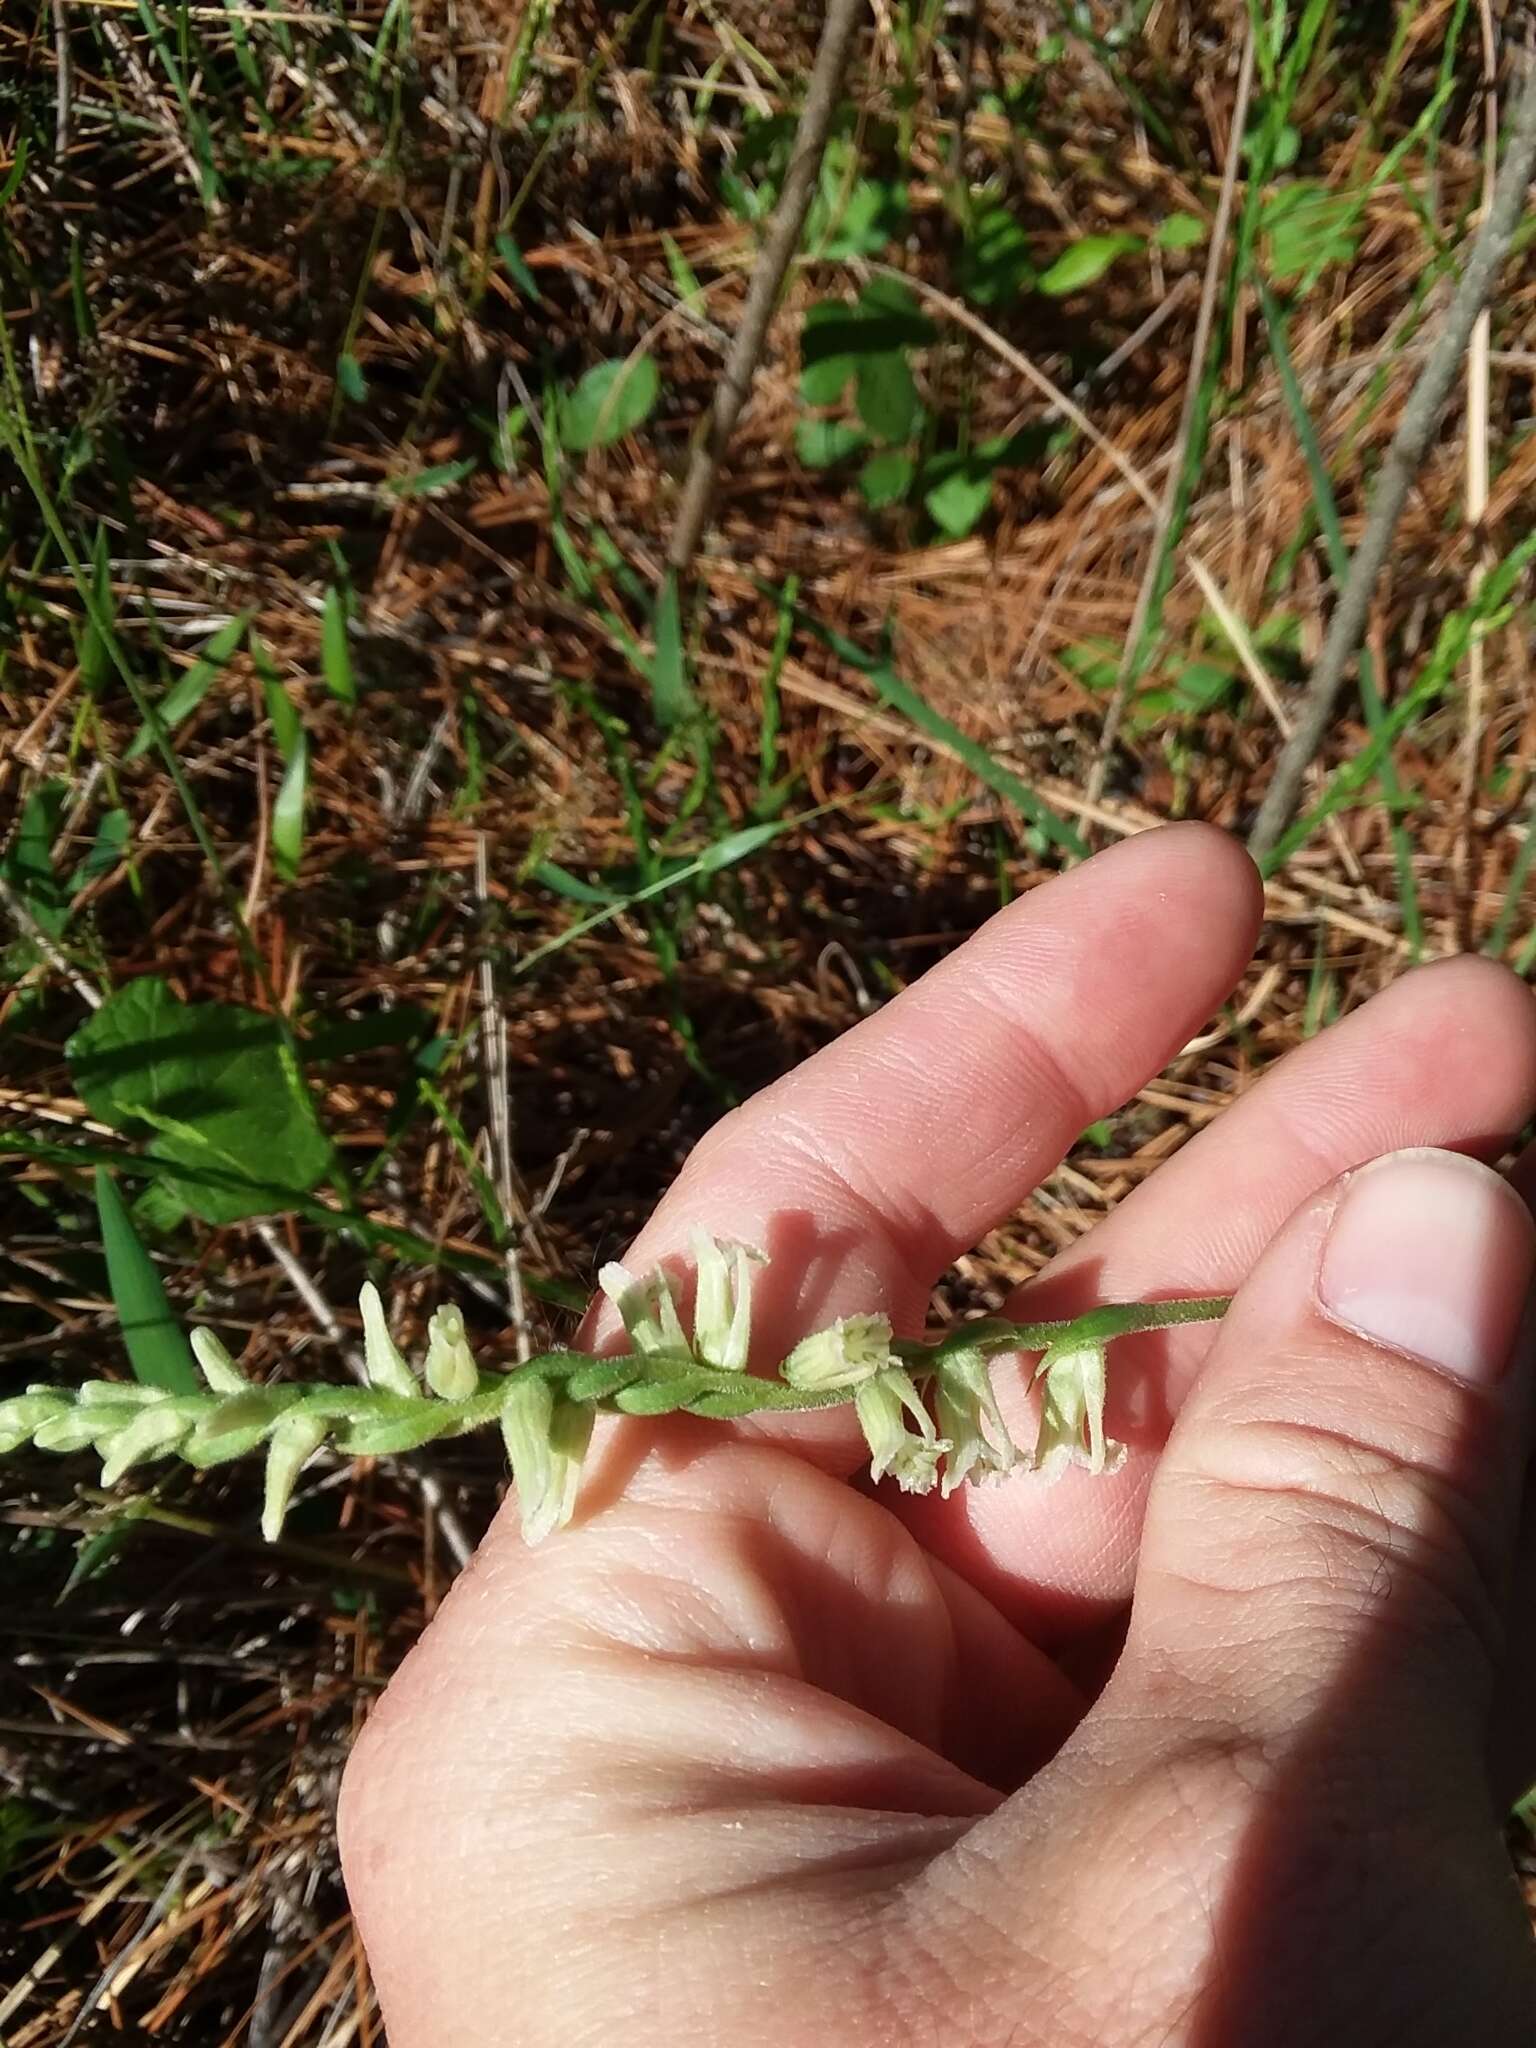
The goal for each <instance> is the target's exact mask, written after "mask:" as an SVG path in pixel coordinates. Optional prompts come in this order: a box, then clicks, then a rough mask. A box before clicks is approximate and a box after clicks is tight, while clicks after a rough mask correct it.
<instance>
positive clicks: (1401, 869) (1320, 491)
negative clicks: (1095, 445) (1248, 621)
mask: <svg viewBox="0 0 1536 2048" xmlns="http://www.w3.org/2000/svg"><path fill="white" fill-rule="evenodd" d="M1258 286H1259V304H1260V306H1261V307H1262V309H1263V314H1264V324H1265V326H1266V327H1267V329H1268V330H1269V344H1270V355H1271V357H1272V359H1273V361H1274V365H1275V374H1276V375H1277V376H1278V378H1279V379H1280V389H1281V391H1282V393H1283V394H1284V397H1285V403H1286V408H1287V410H1288V411H1289V413H1290V415H1291V425H1292V428H1293V429H1294V431H1295V434H1296V439H1297V441H1298V443H1299V444H1300V447H1301V452H1302V455H1303V457H1304V458H1305V460H1306V465H1307V475H1308V477H1309V478H1310V479H1311V483H1312V506H1313V510H1314V511H1315V512H1316V514H1317V524H1318V530H1319V531H1320V532H1321V534H1322V536H1323V546H1324V547H1325V548H1326V549H1327V551H1328V567H1329V569H1330V571H1331V572H1332V575H1333V582H1334V588H1335V589H1336V590H1342V589H1343V588H1344V583H1345V579H1346V578H1347V576H1348V575H1349V549H1348V547H1347V546H1346V545H1345V541H1344V528H1343V526H1342V525H1341V523H1340V520H1339V507H1338V501H1337V500H1336V499H1335V497H1334V495H1333V479H1332V478H1331V477H1330V476H1329V474H1328V464H1327V461H1326V459H1325V458H1324V455H1323V450H1322V444H1321V442H1320V441H1319V440H1318V438H1317V429H1316V428H1315V427H1314V426H1313V424H1312V415H1311V414H1310V413H1309V412H1308V410H1307V401H1306V398H1305V396H1304V394H1303V392H1302V388H1301V380H1300V378H1299V377H1298V376H1297V375H1296V364H1295V361H1294V359H1293V357H1292V355H1291V347H1290V337H1289V335H1288V333H1287V331H1286V321H1285V314H1284V313H1283V312H1282V310H1281V308H1280V305H1279V302H1278V301H1277V300H1276V298H1275V295H1274V293H1273V292H1272V291H1271V290H1270V288H1269V286H1268V285H1267V284H1266V283H1265V282H1264V280H1263V279H1262V278H1260V279H1259V280H1258ZM1359 676H1360V702H1361V704H1362V706H1363V707H1364V710H1365V722H1366V725H1367V727H1368V728H1369V730H1370V732H1371V733H1372V735H1373V736H1374V735H1375V734H1376V733H1379V732H1380V730H1381V727H1382V723H1383V721H1384V719H1385V718H1386V710H1385V707H1384V706H1383V704H1382V698H1381V685H1380V681H1379V679H1378V677H1377V674H1376V662H1375V659H1374V657H1373V656H1372V654H1371V650H1370V649H1369V648H1368V647H1362V648H1361V649H1360V659H1359ZM1380 781H1381V789H1382V794H1383V796H1385V798H1386V800H1387V803H1388V805H1389V806H1392V807H1394V809H1393V814H1392V817H1391V822H1390V826H1389V832H1390V836H1391V842H1392V863H1393V866H1394V868H1395V869H1396V871H1397V898H1398V904H1399V907H1400V908H1401V910H1402V913H1403V934H1404V936H1405V937H1406V939H1407V940H1408V944H1409V946H1410V947H1411V948H1412V951H1413V957H1414V958H1415V959H1417V958H1418V956H1419V955H1420V954H1421V953H1422V952H1423V950H1424V917H1423V913H1422V912H1421V910H1420V908H1419V890H1418V884H1417V883H1416V882H1415V880H1414V878H1413V841H1412V839H1411V838H1410V837H1409V834H1408V829H1407V827H1406V826H1405V825H1404V824H1403V822H1402V820H1401V818H1400V817H1398V816H1397V815H1396V810H1395V806H1397V805H1399V804H1400V803H1401V802H1402V798H1403V786H1402V783H1401V782H1400V781H1399V780H1398V774H1397V765H1396V763H1395V762H1394V761H1393V759H1392V756H1391V754H1390V752H1388V753H1384V754H1383V755H1382V757H1381V772H1380Z"/></svg>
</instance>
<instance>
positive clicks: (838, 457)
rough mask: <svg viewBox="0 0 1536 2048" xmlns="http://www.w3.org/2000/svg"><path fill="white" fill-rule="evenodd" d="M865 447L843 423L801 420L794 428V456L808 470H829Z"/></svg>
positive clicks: (860, 437) (862, 439)
mask: <svg viewBox="0 0 1536 2048" xmlns="http://www.w3.org/2000/svg"><path fill="white" fill-rule="evenodd" d="M868 445H869V444H868V441H867V439H866V437H865V436H864V435H863V434H862V433H861V432H860V431H859V429H858V428H857V427H852V426H850V425H849V424H848V422H847V421H846V420H800V421H799V422H798V423H797V424H796V427H795V453H796V454H797V455H798V456H799V458H800V460H801V461H802V462H803V463H804V464H805V466H806V468H807V469H831V468H832V466H833V464H834V463H838V462H843V461H845V460H846V459H847V457H848V456H850V455H857V454H858V452H859V450H860V449H861V448H865V447H867V446H868Z"/></svg>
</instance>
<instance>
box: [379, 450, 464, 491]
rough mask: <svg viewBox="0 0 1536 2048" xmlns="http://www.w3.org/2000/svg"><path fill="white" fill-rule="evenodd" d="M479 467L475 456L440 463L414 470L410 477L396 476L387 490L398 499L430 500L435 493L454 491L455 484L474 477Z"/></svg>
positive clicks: (386, 487) (389, 483)
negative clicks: (428, 467)
mask: <svg viewBox="0 0 1536 2048" xmlns="http://www.w3.org/2000/svg"><path fill="white" fill-rule="evenodd" d="M477 467H478V465H477V463H476V461H475V458H474V457H473V455H466V456H465V457H463V459H462V460H461V461H458V462H438V463H435V464H434V465H433V466H432V467H431V468H430V469H418V470H413V471H412V473H411V474H410V475H409V476H395V477H391V478H390V479H389V482H388V483H387V484H386V485H385V489H386V490H387V491H389V492H391V493H392V495H393V496H395V497H397V498H430V497H431V496H433V494H434V493H435V492H438V491H448V490H452V488H453V486H454V485H455V484H461V483H463V481H464V479H465V478H466V477H468V476H473V475H474V473H475V470H476V468H477Z"/></svg>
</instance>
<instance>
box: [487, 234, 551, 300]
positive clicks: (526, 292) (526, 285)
mask: <svg viewBox="0 0 1536 2048" xmlns="http://www.w3.org/2000/svg"><path fill="white" fill-rule="evenodd" d="M496 254H497V255H498V256H499V257H500V258H501V260H502V263H503V265H504V266H505V268H506V273H507V275H508V277H510V278H511V280H512V282H513V283H514V284H515V285H516V286H517V288H518V290H519V291H520V292H521V293H522V295H523V297H524V298H525V299H531V300H532V301H533V303H534V305H536V306H537V305H539V304H540V303H541V299H540V294H539V286H538V281H537V279H536V278H535V277H534V274H533V272H532V271H531V270H530V269H529V268H528V265H527V264H526V263H525V262H524V261H523V252H522V250H521V249H519V248H518V246H517V244H516V242H514V241H513V239H512V237H511V236H510V235H498V236H497V237H496Z"/></svg>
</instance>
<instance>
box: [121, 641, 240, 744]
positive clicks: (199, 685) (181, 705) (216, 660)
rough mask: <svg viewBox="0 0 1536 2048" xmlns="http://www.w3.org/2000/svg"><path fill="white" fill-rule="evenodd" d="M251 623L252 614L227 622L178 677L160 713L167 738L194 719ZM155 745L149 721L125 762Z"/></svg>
mask: <svg viewBox="0 0 1536 2048" xmlns="http://www.w3.org/2000/svg"><path fill="white" fill-rule="evenodd" d="M250 623H251V614H250V613H249V612H248V611H245V612H241V613H239V614H238V615H237V616H236V617H235V618H232V619H226V620H225V622H224V624H223V625H222V626H220V628H219V630H218V631H217V633H215V634H214V636H213V638H212V639H211V640H209V641H208V642H207V643H206V644H205V645H204V647H203V649H202V651H201V652H200V653H199V655H198V657H197V659H196V661H194V662H193V664H192V666H191V667H190V668H189V669H187V670H186V671H185V672H184V673H183V674H182V675H180V676H178V677H177V679H176V681H175V682H174V683H172V685H171V687H170V688H169V689H168V690H167V691H166V693H165V695H164V696H163V697H162V698H161V699H160V702H159V704H158V705H157V706H156V709H157V711H158V713H159V717H160V723H161V725H162V726H163V727H164V728H165V732H166V734H167V736H169V735H170V734H172V733H174V732H175V730H176V728H177V727H178V726H179V725H182V724H184V723H185V721H186V720H187V719H189V718H190V717H191V716H192V714H193V712H194V711H195V710H196V709H197V707H198V705H199V704H201V703H202V701H203V699H204V698H205V697H206V696H207V694H208V692H209V691H210V690H211V689H212V688H213V686H214V684H215V683H216V682H217V681H218V680H219V677H220V676H221V675H223V673H224V671H225V669H226V668H228V666H229V663H230V661H231V659H232V657H233V656H234V653H235V651H236V649H237V648H238V647H239V645H240V642H241V641H242V640H243V639H244V638H245V629H246V627H247V626H249V624H250ZM154 743H155V736H154V734H153V732H152V731H151V730H150V727H149V723H148V721H147V720H146V721H145V723H144V724H143V725H141V726H140V727H139V729H138V731H137V732H136V733H135V734H134V736H133V739H132V741H131V742H130V744H129V747H128V751H127V752H126V753H125V754H124V756H123V759H124V760H125V761H134V760H137V759H138V757H139V755H140V754H145V753H148V751H149V749H150V748H151V747H152V746H153V745H154Z"/></svg>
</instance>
